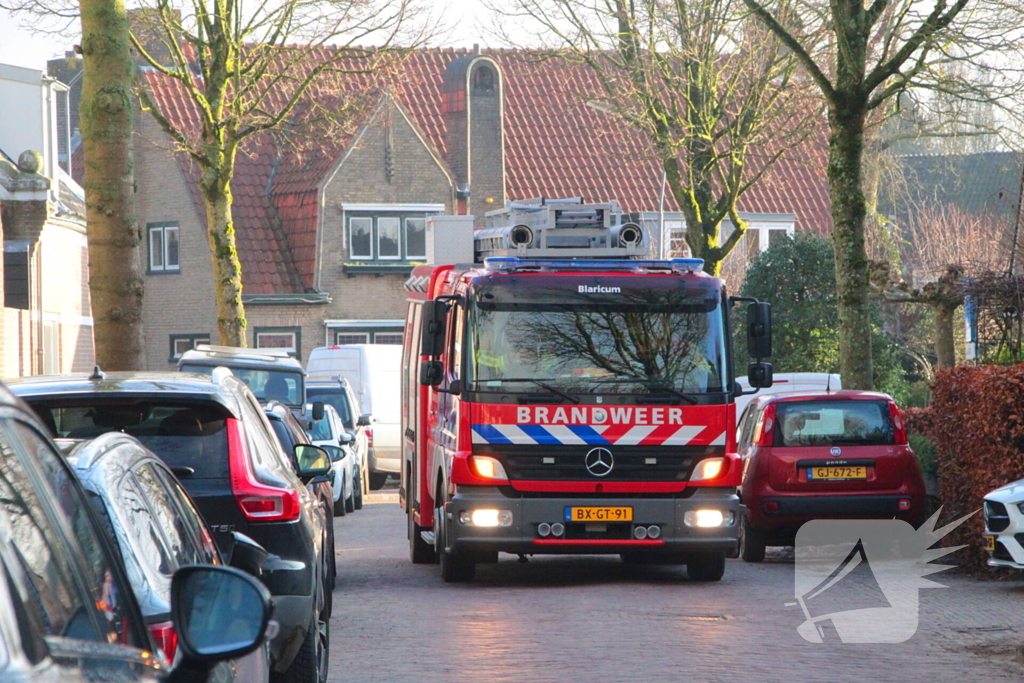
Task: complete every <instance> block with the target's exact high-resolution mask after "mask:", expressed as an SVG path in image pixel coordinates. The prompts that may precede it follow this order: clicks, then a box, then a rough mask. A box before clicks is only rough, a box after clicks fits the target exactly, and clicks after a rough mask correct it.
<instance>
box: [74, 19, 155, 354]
mask: <svg viewBox="0 0 1024 683" xmlns="http://www.w3.org/2000/svg"><path fill="white" fill-rule="evenodd" d="M79 7H80V11H81V17H82V47H81V51H82V60H83V76H82V100H81V111H80V120H81V124H80V125H81V131H82V146H83V149H84V155H85V214H86V224H87V229H88V244H89V293H90V295H91V298H92V316H93V339H94V342H95V348H96V362H97V364H99V366H100V367H101V368H103V369H104V370H142V369H144V368H145V338H144V336H143V327H142V298H143V292H144V280H143V275H142V263H141V260H140V258H139V256H140V255H139V244H140V242H141V241H142V235H141V233H140V229H139V226H137V225H136V221H135V179H134V175H133V172H132V166H133V162H134V159H133V151H132V80H133V77H134V65H133V63H132V57H131V51H130V44H129V37H128V17H127V15H126V14H125V5H124V0H81V3H80V6H79Z"/></svg>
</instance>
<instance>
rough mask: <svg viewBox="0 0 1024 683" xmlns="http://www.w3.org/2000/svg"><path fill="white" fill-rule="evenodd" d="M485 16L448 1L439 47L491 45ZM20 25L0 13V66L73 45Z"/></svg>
mask: <svg viewBox="0 0 1024 683" xmlns="http://www.w3.org/2000/svg"><path fill="white" fill-rule="evenodd" d="M486 16H487V15H486V10H485V9H484V6H483V2H482V0H448V7H447V9H446V10H445V11H444V15H443V17H444V20H445V22H446V23H447V24H449V25H451V26H453V34H452V36H451V38H450V39H449V40H445V41H444V42H443V44H444V45H445V46H451V47H472V46H473V44H474V43H479V44H480V45H482V46H486V45H490V44H492V42H493V41H490V40H488V39H487V37H486V36H485V33H484V30H483V28H482V26H481V24H482V23H483V22H484V21H485V18H486ZM21 23H22V22H21V20H20V19H19V18H18V17H17V16H16V15H13V14H11V13H10V12H8V11H6V10H0V64H13V65H15V66H24V67H28V68H31V69H39V70H40V71H42V70H45V69H46V60H47V59H52V58H54V57H61V56H63V55H64V52H65V51H66V50H70V49H71V48H72V46H73V45H74V43H75V39H72V38H68V37H63V36H58V35H50V34H40V33H34V32H32V31H30V30H29V29H27V28H25V27H24V26H22V25H21Z"/></svg>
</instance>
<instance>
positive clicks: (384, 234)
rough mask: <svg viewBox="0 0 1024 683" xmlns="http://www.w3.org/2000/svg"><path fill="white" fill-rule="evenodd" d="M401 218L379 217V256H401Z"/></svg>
mask: <svg viewBox="0 0 1024 683" xmlns="http://www.w3.org/2000/svg"><path fill="white" fill-rule="evenodd" d="M401 226H402V219H401V218H393V217H388V218H378V219H377V257H378V258H401V252H400V251H399V247H400V245H399V240H400V239H401V234H400V231H401Z"/></svg>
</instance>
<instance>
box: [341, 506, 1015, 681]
mask: <svg viewBox="0 0 1024 683" xmlns="http://www.w3.org/2000/svg"><path fill="white" fill-rule="evenodd" d="M337 548H338V588H337V593H336V594H335V602H334V605H335V610H334V620H333V622H332V633H331V637H332V652H331V679H330V680H331V681H332V682H341V681H359V682H372V681H409V682H416V683H418V682H420V681H457V682H459V683H462V682H473V681H531V682H535V681H586V682H588V683H589V682H593V681H638V682H639V681H643V682H647V681H654V680H659V679H660V680H668V681H751V682H760V681H765V682H769V681H771V682H774V681H779V682H783V681H785V682H787V683H788V682H796V681H856V682H857V683H866V682H868V681H915V682H916V681H930V682H936V681H937V682H944V681H950V682H951V683H952V682H956V683H961V682H966V681H985V682H986V683H992V682H996V681H999V682H1002V681H1006V682H1010V681H1021V680H1024V665H1021V664H1018V663H1016V661H1015V659H1014V646H1015V645H1017V644H1020V643H1024V581H977V580H974V579H969V578H965V577H959V576H955V575H950V576H946V575H943V574H939V575H937V576H936V577H933V578H936V579H937V580H939V581H940V582H942V583H944V584H946V585H948V586H949V588H947V589H937V590H925V591H922V593H921V608H922V609H921V625H920V628H919V630H918V633H917V635H915V636H914V637H913V638H911V639H910V640H909V641H907V642H906V643H902V644H899V645H843V644H842V643H840V642H839V641H838V638H833V639H832V643H827V644H824V645H815V644H811V643H807V642H805V641H804V640H803V639H802V638H800V636H799V635H798V634H797V632H796V627H797V625H799V624H800V623H801V621H802V620H803V615H802V613H801V611H800V609H799V608H798V607H786V606H785V603H787V602H792V600H793V564H792V561H791V560H786V559H785V558H783V557H782V556H776V557H775V558H770V559H769V561H766V562H765V563H764V564H761V565H751V564H745V563H743V562H741V561H740V560H730V561H729V564H728V566H727V568H726V574H725V578H724V579H723V580H722V582H721V583H713V584H696V583H689V582H688V581H687V580H686V578H685V570H684V569H682V568H679V569H676V568H674V567H650V568H627V567H624V566H623V565H622V564H620V563H619V561H618V560H617V559H613V558H609V557H598V556H591V557H583V558H576V557H569V558H566V557H562V558H558V557H534V558H532V559H531V561H530V563H529V564H526V565H523V564H518V563H517V562H516V560H515V558H514V557H511V556H502V557H503V558H504V557H508V559H503V560H502V561H501V562H500V563H499V564H498V565H490V566H484V567H481V568H480V570H479V571H478V574H477V578H476V579H475V580H474V582H473V583H471V584H468V585H446V584H444V583H443V582H442V581H441V577H440V575H439V572H438V570H437V567H436V566H413V565H412V564H410V563H409V561H408V551H407V545H406V540H405V517H404V516H403V513H402V511H401V508H399V506H398V504H397V496H396V495H394V494H393V493H388V494H374V495H372V496H370V498H369V499H368V500H367V505H366V506H365V507H364V508H363V510H362V511H360V512H358V513H356V514H355V515H350V516H348V517H346V518H344V519H339V520H338V521H337ZM856 574H857V572H854V574H853V575H851V576H854V575H856ZM848 578H849V577H848ZM855 580H861V581H865V586H866V589H867V583H866V582H867V581H869V580H870V574H868V573H865V574H864V575H863V576H859V577H858V578H856V579H855ZM442 652H444V653H446V654H445V656H442V655H441V653H442Z"/></svg>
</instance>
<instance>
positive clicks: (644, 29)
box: [492, 0, 817, 275]
mask: <svg viewBox="0 0 1024 683" xmlns="http://www.w3.org/2000/svg"><path fill="white" fill-rule="evenodd" d="M510 5H511V6H510ZM492 8H493V9H494V10H495V11H497V12H499V13H501V14H503V15H504V16H506V17H508V18H509V19H510V20H517V21H519V22H520V23H521V22H526V23H528V24H532V25H533V26H534V27H539V29H540V30H541V32H542V33H543V34H544V35H545V36H546V39H545V43H546V45H545V47H547V48H549V49H550V50H551V54H552V56H557V57H558V58H562V59H569V60H575V61H579V62H582V63H584V64H586V65H587V66H588V67H590V69H591V70H592V72H593V73H594V74H595V76H596V80H597V82H598V83H599V87H600V92H598V93H581V95H583V96H585V97H589V98H594V99H591V100H590V101H589V102H588V104H591V105H592V106H594V107H595V108H598V109H602V110H605V111H608V112H610V113H612V114H613V115H616V116H618V117H619V118H621V120H622V121H624V122H625V123H626V125H628V126H630V127H632V128H633V129H635V130H637V131H640V132H641V133H642V134H643V135H644V137H645V140H646V141H647V143H648V146H649V148H650V151H651V157H652V158H653V159H656V160H657V162H658V163H659V164H660V166H661V167H662V169H663V171H664V174H665V178H666V182H667V186H668V188H669V190H670V191H671V194H672V197H673V198H674V199H675V202H676V204H677V205H678V206H679V207H680V209H681V211H682V213H683V216H684V218H685V219H686V240H687V243H688V244H689V247H690V249H691V252H692V254H693V256H694V257H697V258H702V259H704V262H705V266H704V268H705V270H706V271H707V272H709V273H711V274H714V275H717V274H718V273H719V272H720V269H721V265H722V262H723V260H724V259H725V258H726V256H728V255H729V253H730V252H731V251H732V250H733V248H734V247H735V246H736V245H737V243H739V241H740V239H742V237H743V235H744V234H745V232H746V229H747V225H746V222H745V221H744V220H743V219H741V218H740V215H739V211H738V210H737V202H738V200H739V198H740V197H741V196H742V195H743V194H744V193H745V192H746V191H747V190H748V189H750V187H751V186H752V185H754V184H756V183H758V182H759V181H762V179H764V177H765V175H766V174H767V173H768V172H769V171H770V169H771V168H772V165H773V164H774V163H775V162H776V161H778V160H779V158H780V157H781V156H782V155H783V154H785V153H786V152H787V151H788V150H789V149H791V148H792V147H794V146H795V145H797V144H799V143H800V142H801V141H803V140H804V139H805V138H806V137H807V136H808V135H810V134H811V133H812V132H813V130H814V127H813V126H811V127H809V126H807V125H805V124H806V123H807V120H808V119H809V118H812V117H814V116H816V114H817V112H816V111H815V108H814V106H813V104H809V101H810V102H811V103H813V100H808V98H806V97H805V95H806V90H805V88H804V87H802V86H803V83H802V82H801V81H799V80H796V79H794V78H793V74H794V72H795V69H796V60H795V59H794V58H793V57H792V55H791V54H790V52H789V50H787V49H785V48H783V47H782V46H780V45H778V44H776V43H775V42H774V41H772V40H768V39H767V38H769V36H766V35H765V33H764V31H763V29H762V28H761V27H760V26H758V25H757V24H756V22H754V21H752V20H751V19H750V17H749V15H748V13H747V12H746V11H745V10H744V9H743V6H742V4H741V2H740V0H674V1H671V2H662V1H661V0H639V1H634V0H514V1H513V2H512V3H502V4H500V5H499V4H498V3H493V5H492ZM504 39H505V40H508V41H510V42H512V43H513V44H515V36H512V35H506V36H504ZM728 224H731V226H732V227H731V230H730V231H729V232H728V234H725V235H722V234H721V232H722V229H723V226H725V225H728Z"/></svg>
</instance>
